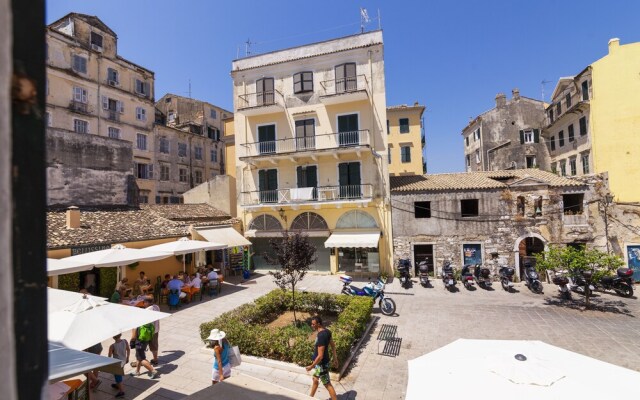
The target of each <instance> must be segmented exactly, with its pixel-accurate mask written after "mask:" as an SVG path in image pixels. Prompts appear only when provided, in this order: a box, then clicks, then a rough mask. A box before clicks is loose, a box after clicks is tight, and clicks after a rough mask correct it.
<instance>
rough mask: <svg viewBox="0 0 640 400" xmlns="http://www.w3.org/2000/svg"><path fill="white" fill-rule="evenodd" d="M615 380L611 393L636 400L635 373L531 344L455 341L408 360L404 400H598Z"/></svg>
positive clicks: (638, 375)
mask: <svg viewBox="0 0 640 400" xmlns="http://www.w3.org/2000/svg"><path fill="white" fill-rule="evenodd" d="M603 377H610V378H612V379H613V378H615V391H616V393H624V394H625V397H628V398H638V397H639V396H640V385H638V382H640V373H639V372H636V371H632V370H629V369H626V368H622V367H619V366H616V365H613V364H609V363H606V362H603V361H599V360H596V359H594V358H591V357H587V356H583V355H581V354H578V353H574V352H571V351H568V350H565V349H562V348H560V347H556V346H551V345H549V344H546V343H544V342H541V341H537V340H472V339H458V340H456V341H455V342H453V343H450V344H448V345H446V346H444V347H441V348H439V349H437V350H435V351H433V352H431V353H428V354H425V355H423V356H420V357H418V358H416V359H413V360H409V382H408V384H407V394H406V397H405V399H406V400H416V399H424V398H425V393H426V391H427V390H428V393H429V397H430V398H447V399H469V398H475V397H478V396H480V397H483V393H484V394H486V396H488V397H490V398H491V399H504V400H513V399H517V400H529V399H531V400H533V399H536V400H544V399H558V400H560V399H563V400H564V399H603V398H610V397H611V387H609V386H608V385H604V384H602V383H603V381H602V379H603Z"/></svg>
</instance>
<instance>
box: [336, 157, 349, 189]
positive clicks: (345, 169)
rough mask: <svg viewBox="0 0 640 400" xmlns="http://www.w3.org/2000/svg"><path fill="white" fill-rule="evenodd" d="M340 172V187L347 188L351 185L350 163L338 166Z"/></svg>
mask: <svg viewBox="0 0 640 400" xmlns="http://www.w3.org/2000/svg"><path fill="white" fill-rule="evenodd" d="M338 171H339V185H340V186H345V185H348V184H349V163H342V164H339V165H338Z"/></svg>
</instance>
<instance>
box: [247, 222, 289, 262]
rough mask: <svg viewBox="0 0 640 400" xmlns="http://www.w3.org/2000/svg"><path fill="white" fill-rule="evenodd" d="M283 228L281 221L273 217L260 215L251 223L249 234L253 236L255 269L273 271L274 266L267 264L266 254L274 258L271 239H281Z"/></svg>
mask: <svg viewBox="0 0 640 400" xmlns="http://www.w3.org/2000/svg"><path fill="white" fill-rule="evenodd" d="M282 231H283V227H282V224H281V223H280V221H278V219H277V218H276V217H274V216H273V215H269V214H260V215H257V216H256V217H255V218H254V219H253V220H252V221H251V222H250V223H249V229H248V230H247V234H251V243H252V244H253V249H252V251H253V253H254V254H253V257H252V262H253V267H254V268H255V269H262V270H267V269H273V268H274V266H273V265H271V264H269V263H268V262H267V259H266V257H265V254H270V255H271V256H273V255H274V254H273V250H272V249H271V243H270V242H269V241H270V240H271V238H274V237H281V236H282Z"/></svg>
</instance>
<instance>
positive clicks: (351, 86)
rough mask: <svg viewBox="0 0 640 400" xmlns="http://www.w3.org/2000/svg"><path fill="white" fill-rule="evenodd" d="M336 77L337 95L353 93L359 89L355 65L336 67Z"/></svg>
mask: <svg viewBox="0 0 640 400" xmlns="http://www.w3.org/2000/svg"><path fill="white" fill-rule="evenodd" d="M335 76H336V94H338V93H344V92H351V91H354V90H357V89H358V84H357V78H356V64H355V63H346V64H340V65H336V67H335Z"/></svg>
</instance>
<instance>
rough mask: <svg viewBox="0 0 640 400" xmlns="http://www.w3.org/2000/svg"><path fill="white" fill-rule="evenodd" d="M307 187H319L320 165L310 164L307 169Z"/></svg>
mask: <svg viewBox="0 0 640 400" xmlns="http://www.w3.org/2000/svg"><path fill="white" fill-rule="evenodd" d="M305 178H306V180H307V182H306V183H307V185H306V187H312V188H315V187H318V167H317V166H315V165H310V166H308V167H307V170H306V177H305Z"/></svg>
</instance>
